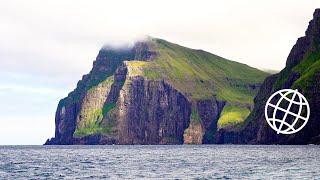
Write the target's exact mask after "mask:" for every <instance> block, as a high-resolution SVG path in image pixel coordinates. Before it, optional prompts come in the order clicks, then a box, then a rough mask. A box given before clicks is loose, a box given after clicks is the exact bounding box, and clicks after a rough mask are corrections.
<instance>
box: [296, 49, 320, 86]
mask: <svg viewBox="0 0 320 180" xmlns="http://www.w3.org/2000/svg"><path fill="white" fill-rule="evenodd" d="M293 71H295V72H299V73H300V74H301V76H300V78H299V79H298V80H297V81H295V82H294V84H293V86H292V88H298V87H300V88H301V89H303V90H306V89H307V88H308V87H310V86H311V85H312V84H313V83H314V76H315V74H316V73H320V50H319V51H314V52H312V53H310V54H309V55H308V56H307V58H306V59H305V60H304V61H302V62H301V63H300V64H299V65H297V66H295V67H294V68H293Z"/></svg>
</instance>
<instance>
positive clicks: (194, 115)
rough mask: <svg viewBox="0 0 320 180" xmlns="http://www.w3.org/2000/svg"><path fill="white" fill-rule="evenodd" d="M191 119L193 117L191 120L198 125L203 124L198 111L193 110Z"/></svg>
mask: <svg viewBox="0 0 320 180" xmlns="http://www.w3.org/2000/svg"><path fill="white" fill-rule="evenodd" d="M190 117H191V118H190V120H191V121H195V122H197V123H199V122H201V118H200V116H199V113H198V111H197V110H196V109H192V111H191V115H190Z"/></svg>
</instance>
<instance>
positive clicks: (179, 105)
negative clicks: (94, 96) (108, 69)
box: [117, 76, 191, 144]
mask: <svg viewBox="0 0 320 180" xmlns="http://www.w3.org/2000/svg"><path fill="white" fill-rule="evenodd" d="M117 107H118V117H117V121H118V131H119V143H120V144H182V143H183V133H184V130H185V129H186V128H187V126H188V125H189V116H190V113H191V109H190V108H191V106H190V103H189V102H188V100H187V99H186V98H185V97H184V96H183V95H182V94H181V93H179V92H178V91H177V90H176V89H174V88H173V87H171V86H170V85H169V84H167V83H165V82H164V81H149V80H146V79H144V78H143V77H139V76H136V77H130V78H129V79H127V81H126V83H125V85H124V86H123V88H122V90H121V91H120V96H119V99H118V101H117Z"/></svg>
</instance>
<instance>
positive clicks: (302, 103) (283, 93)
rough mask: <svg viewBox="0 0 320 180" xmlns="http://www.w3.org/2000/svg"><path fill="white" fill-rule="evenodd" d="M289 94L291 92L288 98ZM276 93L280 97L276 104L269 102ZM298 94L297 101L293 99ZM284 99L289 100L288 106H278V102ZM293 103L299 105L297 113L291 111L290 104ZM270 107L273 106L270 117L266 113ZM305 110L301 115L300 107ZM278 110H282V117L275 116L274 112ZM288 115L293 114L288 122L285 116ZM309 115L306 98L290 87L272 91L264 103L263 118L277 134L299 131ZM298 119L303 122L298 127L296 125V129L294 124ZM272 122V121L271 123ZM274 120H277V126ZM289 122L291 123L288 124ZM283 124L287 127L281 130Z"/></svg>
mask: <svg viewBox="0 0 320 180" xmlns="http://www.w3.org/2000/svg"><path fill="white" fill-rule="evenodd" d="M289 94H293V95H292V97H291V98H288V97H287V96H288V95H289ZM277 95H280V96H281V97H280V98H279V99H278V102H277V103H276V104H273V103H271V102H270V101H271V100H272V99H273V98H274V97H275V96H277ZM297 95H298V99H299V100H298V99H297V101H295V98H296V96H297ZM283 100H286V101H287V102H289V105H288V107H287V108H286V109H285V108H281V107H279V105H280V103H281V102H282V101H283ZM293 104H295V105H299V110H298V112H297V113H294V112H291V111H290V109H291V106H292V105H293ZM269 107H272V108H273V114H272V116H271V117H269V115H268V108H269ZM303 108H304V109H305V110H306V115H305V117H304V116H301V113H302V109H303ZM278 110H280V111H282V112H283V113H285V114H284V116H283V117H282V119H277V118H276V112H277V111H278ZM270 115H271V114H270ZM288 115H291V116H293V118H295V119H294V120H293V121H290V122H286V118H287V116H288ZM309 116H310V107H309V103H308V101H307V99H306V98H305V97H304V96H303V95H302V94H301V93H300V92H299V91H298V90H297V89H295V90H292V89H282V90H278V91H277V92H275V93H273V94H272V95H271V96H270V97H269V99H268V100H267V103H266V105H265V118H266V121H267V123H268V124H269V126H270V127H271V128H272V129H273V130H275V131H276V132H277V134H280V133H281V134H293V133H296V132H298V131H300V130H301V129H302V128H303V127H304V126H305V125H306V123H307V121H308V119H309ZM299 120H303V121H304V122H303V123H302V124H301V125H299V127H297V129H295V125H296V123H297V122H298V121H299ZM271 122H272V123H271ZM276 122H279V123H280V125H279V127H277V126H276ZM289 123H291V124H289ZM283 125H285V126H286V127H287V128H286V129H284V130H282V127H283Z"/></svg>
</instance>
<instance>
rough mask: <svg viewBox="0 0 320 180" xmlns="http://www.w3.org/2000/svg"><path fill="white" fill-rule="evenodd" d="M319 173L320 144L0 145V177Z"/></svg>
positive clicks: (300, 175)
mask: <svg viewBox="0 0 320 180" xmlns="http://www.w3.org/2000/svg"><path fill="white" fill-rule="evenodd" d="M26 178H28V179H48V178H49V179H87V178H93V179H99V178H104V179H105V178H107V179H190V178H195V179H199V178H204V179H206V178H209V179H211V178H221V179H228V178H232V179H248V178H250V179H260V178H263V179H265V178H267V179H287V178H292V179H297V178H304V179H320V146H312V145H308V146H276V145H274V146H255V145H254V146H253V145H198V146H197V145H174V146H171V145H170V146H162V145H159V146H158V145H157V146H140V145H139V146H138V145H135V146H121V145H119V146H118V145H115V146H0V179H26Z"/></svg>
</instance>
